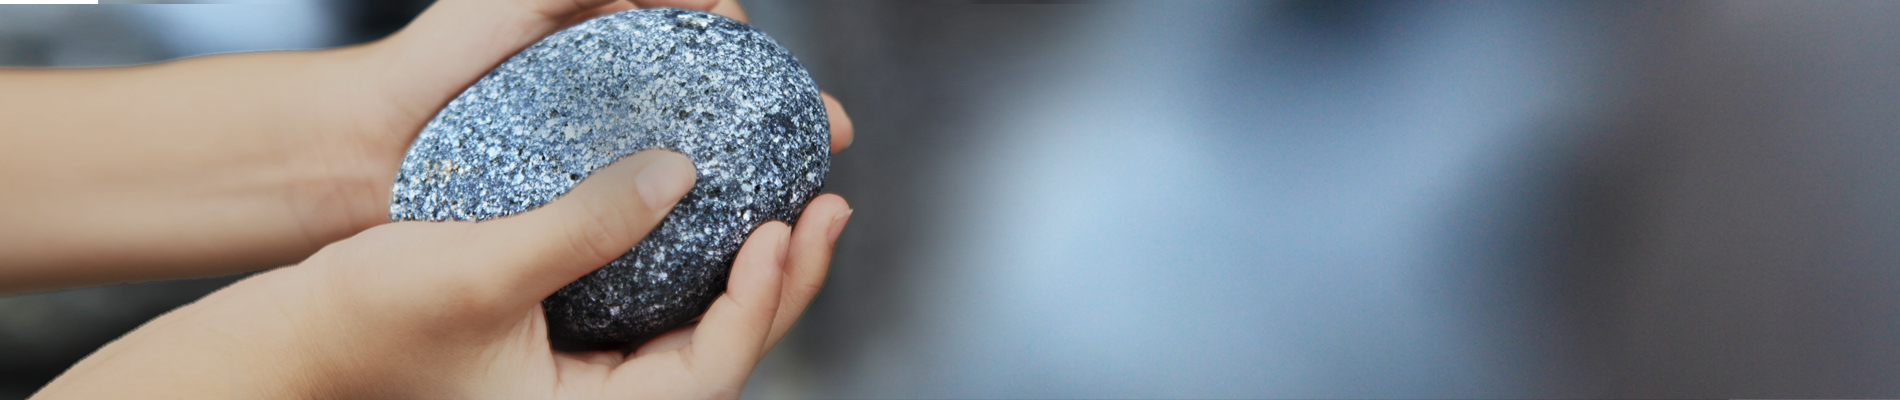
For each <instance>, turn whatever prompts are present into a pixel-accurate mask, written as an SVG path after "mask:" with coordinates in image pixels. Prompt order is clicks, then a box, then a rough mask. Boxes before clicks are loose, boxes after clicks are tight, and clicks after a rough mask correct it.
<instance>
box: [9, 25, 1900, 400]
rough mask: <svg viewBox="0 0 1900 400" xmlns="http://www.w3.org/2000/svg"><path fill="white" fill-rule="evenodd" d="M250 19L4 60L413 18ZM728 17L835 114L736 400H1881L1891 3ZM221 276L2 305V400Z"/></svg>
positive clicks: (1887, 370)
mask: <svg viewBox="0 0 1900 400" xmlns="http://www.w3.org/2000/svg"><path fill="white" fill-rule="evenodd" d="M224 3H233V2H224ZM237 3H243V4H201V5H179V4H163V5H151V4H147V5H104V6H0V65H4V66H10V67H79V66H106V65H126V64H138V63H148V62H157V61H163V60H168V59H174V58H179V57H188V56H193V55H201V54H209V53H219V52H233V51H253V50H276V49H307V48H323V47H333V46H342V45H349V44H353V43H360V42H363V41H368V40H373V39H375V38H378V37H381V36H383V35H386V34H388V33H389V32H392V31H393V30H395V29H397V28H399V27H401V26H402V25H403V24H404V23H406V21H408V20H409V19H410V18H412V17H413V16H414V14H415V13H416V12H419V11H420V10H421V9H423V8H425V7H426V6H427V2H426V1H397V0H383V1H376V0H339V1H318V0H276V1H272V0H258V1H244V2H237ZM742 3H744V5H745V6H746V8H747V9H748V10H749V12H750V14H751V16H752V18H753V20H754V24H755V25H756V26H758V27H759V28H761V29H763V30H765V31H766V32H768V33H770V34H772V35H774V36H775V37H776V38H777V39H778V40H779V41H780V42H781V43H782V44H784V45H786V46H787V47H789V48H791V49H792V50H793V52H794V53H795V54H797V55H798V56H799V58H800V59H801V60H802V61H803V62H805V63H806V65H807V66H808V67H809V68H810V69H811V70H812V73H813V74H814V76H815V77H816V78H817V80H818V82H819V83H820V86H821V87H822V88H823V89H825V90H827V91H829V92H830V93H832V94H833V95H835V96H837V97H838V98H839V99H840V100H842V101H843V102H844V104H845V105H846V107H847V109H848V110H849V111H850V114H851V117H852V119H853V121H854V122H855V123H856V127H857V132H858V137H857V141H856V143H855V144H854V145H853V146H852V148H851V149H850V151H847V152H845V153H842V154H840V155H838V156H837V157H836V158H835V159H834V166H833V171H832V175H831V176H830V178H829V185H828V187H827V190H829V191H835V192H838V193H840V194H843V195H844V196H845V197H846V198H848V199H850V200H851V201H852V204H853V206H854V207H856V209H857V213H856V214H855V215H854V217H853V219H852V225H851V227H850V228H849V229H847V230H846V232H845V233H844V236H843V238H842V239H841V243H840V245H839V246H840V248H839V250H838V255H837V259H836V260H835V262H834V265H833V269H832V273H831V278H830V280H829V282H828V286H827V287H826V289H825V291H824V292H823V293H822V294H821V295H820V296H819V297H818V299H817V300H816V302H815V303H814V304H813V305H812V308H811V310H810V311H809V312H808V313H807V315H806V317H805V318H804V320H802V322H801V323H800V325H799V327H798V328H796V329H795V330H794V331H793V333H792V335H791V336H790V337H788V339H787V340H786V341H785V342H784V344H782V345H780V347H779V348H778V349H777V350H776V351H775V352H774V353H773V354H772V355H771V356H770V357H769V358H768V359H767V360H766V362H765V363H764V364H763V365H761V367H760V368H759V370H758V371H757V373H756V374H755V375H754V377H753V379H752V381H751V382H750V384H749V386H748V389H747V392H746V396H747V397H752V398H808V397H809V398H993V397H1027V398H1057V397H1060V398H1114V397H1177V398H1178V397H1192V398H1219V397H1248V398H1258V397H1301V398H1312V397H1407V398H1420V397H1606V396H1610V397H1894V396H1900V3H1893V2H1825V3H1807V2H1799V3H1797V2H1669V3H1638V2H1619V3H1581V2H1577V3H1572V2H1366V1H1271V2H1268V1H1261V2H1212V1H1210V2H1176V1H1167V2H1162V1H1155V2H1141V1H1102V2H1092V1H1080V2H1010V1H1000V2H998V1H975V2H971V1H935V2H861V1H793V0H746V1H742ZM0 90H5V89H4V88H0ZM233 279H234V278H220V279H202V280H189V281H175V282H156V283H144V284H133V285H120V286H112V287H102V288H91V289H80V290H69V291H60V292H51V293H37V294H27V295H17V296H10V297H0V398H20V397H24V396H26V395H28V394H30V393H31V392H32V391H33V390H34V389H36V388H37V387H39V386H40V385H43V384H44V383H45V382H46V381H47V380H50V379H51V378H52V377H54V376H56V375H57V374H58V373H59V372H60V371H62V370H64V369H65V368H66V367H67V366H69V365H70V364H71V363H73V362H75V361H77V360H78V359H79V358H81V357H83V356H85V355H86V354H87V353H89V352H90V351H92V350H93V349H95V348H97V347H98V346H100V345H102V344H104V343H105V342H106V341H109V340H111V339H112V338H114V337H116V336H117V335H119V334H121V333H123V332H125V331H127V330H129V329H131V328H133V327H136V326H137V325H138V324H139V323H142V322H143V321H145V320H147V319H149V318H151V317H153V316H156V315H158V314H159V313H162V312H164V311H166V310H169V309H171V308H173V307H176V306H178V305H181V304H184V303H186V302H189V301H191V300H193V299H195V298H197V297H199V296H202V295H204V294H205V293H208V292H209V291H211V290H215V289H216V288H218V287H221V286H222V285H225V284H228V283H229V282H231V281H232V280H233Z"/></svg>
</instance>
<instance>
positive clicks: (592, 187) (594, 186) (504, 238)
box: [468, 150, 695, 301]
mask: <svg viewBox="0 0 1900 400" xmlns="http://www.w3.org/2000/svg"><path fill="white" fill-rule="evenodd" d="M694 179H695V174H694V169H693V163H692V161H691V160H690V159H688V158H686V156H684V155H680V154H679V153H674V152H670V151H664V150H647V151H643V152H640V153H638V154H634V155H632V156H629V157H627V158H624V159H621V160H620V161H618V162H615V163H614V164H613V165H610V166H607V167H606V168H601V169H600V170H597V171H594V173H593V174H591V175H589V176H588V177H587V178H586V179H585V180H583V181H581V182H580V184H579V185H576V186H575V187H574V189H573V190H571V191H569V192H568V193H567V194H566V195H563V196H562V197H561V198H559V199H556V200H555V201H553V202H550V203H548V204H547V205H544V206H542V207H541V208H539V209H535V210H531V211H528V212H524V213H521V214H516V215H514V216H510V217H507V218H501V219H497V220H494V221H491V222H487V223H481V224H476V225H475V226H474V227H473V230H474V232H472V235H471V236H472V237H473V238H474V239H475V240H474V241H475V243H471V246H469V247H468V248H471V249H476V250H475V251H476V252H479V253H482V254H479V255H477V256H476V257H477V258H475V259H474V261H476V262H475V263H473V264H475V265H470V266H469V267H470V268H475V269H477V270H478V271H471V272H472V273H473V275H477V276H475V277H473V278H476V279H482V280H485V281H487V282H509V283H510V284H509V285H508V286H510V287H512V288H513V289H514V290H513V292H514V293H520V294H523V295H532V296H533V299H534V300H537V301H538V300H540V299H541V298H542V297H547V295H549V294H552V293H554V291H555V290H558V289H560V288H561V287H562V286H565V285H567V284H568V283H570V282H573V281H574V280H575V279H579V278H580V277H581V276H582V275H586V274H587V273H589V272H593V271H594V270H595V269H599V268H600V267H601V266H603V265H606V264H607V263H608V262H609V261H613V260H614V259H615V258H618V257H620V256H621V255H622V254H625V253H626V252H627V251H628V250H629V249H632V248H633V246H634V245H635V244H637V243H639V242H640V240H641V239H642V238H645V237H646V235H647V232H648V231H651V230H652V229H653V227H654V226H655V225H658V224H659V223H660V220H661V219H663V218H665V217H666V214H667V213H668V212H670V211H672V209H673V205H674V204H675V203H677V202H679V200H680V198H681V197H682V196H685V195H686V192H687V191H688V190H691V189H692V188H693V182H694Z"/></svg>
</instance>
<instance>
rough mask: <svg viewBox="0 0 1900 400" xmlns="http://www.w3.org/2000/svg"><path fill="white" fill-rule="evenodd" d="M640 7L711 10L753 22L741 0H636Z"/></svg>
mask: <svg viewBox="0 0 1900 400" xmlns="http://www.w3.org/2000/svg"><path fill="white" fill-rule="evenodd" d="M633 2H634V4H639V5H640V8H659V7H673V8H685V9H692V10H700V11H706V12H711V13H713V14H719V15H724V16H726V18H732V19H734V20H738V21H739V22H742V23H748V24H749V23H751V22H750V20H748V19H746V15H745V9H743V8H741V7H739V0H634V1H633Z"/></svg>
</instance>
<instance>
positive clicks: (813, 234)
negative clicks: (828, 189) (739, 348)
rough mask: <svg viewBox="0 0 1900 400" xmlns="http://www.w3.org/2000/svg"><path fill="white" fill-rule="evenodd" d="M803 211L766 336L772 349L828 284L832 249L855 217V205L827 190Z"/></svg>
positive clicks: (795, 230) (767, 343) (793, 230)
mask: <svg viewBox="0 0 1900 400" xmlns="http://www.w3.org/2000/svg"><path fill="white" fill-rule="evenodd" d="M803 215H804V216H803V217H800V218H799V222H798V226H797V227H796V228H793V229H792V245H791V252H790V254H788V255H787V257H786V263H785V268H786V270H785V283H784V286H783V289H780V291H779V303H778V314H777V315H776V316H775V317H774V318H773V319H772V334H771V335H770V336H767V337H766V340H765V349H766V351H768V352H769V351H771V349H772V348H773V347H775V346H777V345H778V341H779V340H780V339H784V338H785V333H786V332H787V331H790V330H791V329H792V325H793V324H795V323H797V322H798V317H799V316H800V315H803V314H804V313H805V306H808V305H810V304H811V300H812V298H813V297H816V296H818V290H819V289H820V288H823V287H824V285H825V275H826V274H828V273H829V271H830V270H831V251H832V250H833V249H834V248H835V246H836V244H837V240H838V234H839V233H841V232H843V230H844V225H845V223H846V222H849V221H850V219H851V205H850V204H849V203H846V202H845V201H844V198H843V197H839V196H838V195H835V194H825V195H821V196H818V198H816V199H812V201H811V204H809V205H806V206H805V212H804V214H803Z"/></svg>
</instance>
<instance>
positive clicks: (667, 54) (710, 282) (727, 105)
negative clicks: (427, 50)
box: [389, 9, 831, 343]
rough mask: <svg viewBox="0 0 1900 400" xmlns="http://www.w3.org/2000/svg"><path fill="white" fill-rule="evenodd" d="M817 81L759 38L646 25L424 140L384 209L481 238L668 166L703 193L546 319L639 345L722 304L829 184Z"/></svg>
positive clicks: (573, 291)
mask: <svg viewBox="0 0 1900 400" xmlns="http://www.w3.org/2000/svg"><path fill="white" fill-rule="evenodd" d="M829 129H830V128H829V125H828V122H827V120H826V116H825V111H824V105H823V103H821V102H820V101H819V97H818V89H817V87H816V85H814V84H813V83H812V79H811V76H810V74H809V73H807V72H806V71H805V68H804V67H803V66H802V65H800V64H799V63H798V60H797V59H795V58H793V57H792V55H791V53H790V52H788V51H786V50H785V48H783V47H781V46H779V45H778V43H777V42H775V41H773V40H772V38H770V37H767V36H766V35H765V34H764V33H762V32H760V31H758V30H757V29H753V28H752V27H750V26H747V25H745V24H742V23H739V22H737V21H733V20H731V19H727V18H725V17H721V16H718V15H714V14H709V13H704V12H699V11H689V10H679V9H658V10H637V11H626V12H621V13H616V14H612V15H607V16H603V17H600V18H596V19H593V20H590V21H587V22H584V23H581V24H579V25H575V26H574V27H572V28H568V29H566V30H562V31H560V32H557V33H555V34H553V35H551V36H548V37H547V38H546V39H543V40H541V41H540V42H538V43H535V44H534V45H533V46H529V47H528V48H527V49H524V50H522V51H521V52H520V53H518V54H516V55H515V56H514V57H512V58H510V59H508V60H507V61H506V62H503V63H502V64H501V65H500V66H498V67H496V68H495V69H494V70H493V71H490V72H489V73H488V74H487V75H486V76H484V77H482V78H481V80H479V81H477V82H475V84H474V85H473V86H470V87H469V88H468V89H467V90H466V91H464V92H462V94H461V95H460V96H457V97H456V98H455V99H454V100H452V101H450V102H449V103H448V105H447V106H446V107H444V108H443V109H442V111H441V112H440V113H438V114H437V115H436V116H435V118H434V119H432V120H430V121H429V123H428V124H427V125H426V126H424V127H423V128H422V132H421V133H420V134H418V135H417V137H416V140H415V144H414V145H412V146H411V147H410V149H409V153H408V155H407V156H405V157H404V158H403V161H402V169H401V171H400V172H398V174H397V175H396V180H395V184H394V187H393V189H392V190H391V196H390V202H389V215H390V219H392V220H395V221H449V220H455V221H484V220H489V219H494V218H500V217H505V216H508V215H512V214H515V213H520V212H523V211H528V210H532V209H535V208H536V207H540V206H541V205H543V204H547V203H548V202H550V201H553V200H554V199H555V198H557V197H560V196H561V195H562V194H564V193H567V191H568V190H570V189H572V188H573V187H574V185H575V184H577V183H579V182H580V181H581V180H583V179H586V177H587V176H588V175H589V174H591V173H593V172H594V171H595V170H598V169H600V168H601V167H604V166H607V165H608V164H610V163H612V162H614V161H615V160H618V159H620V158H621V157H625V156H627V155H630V154H633V153H636V152H639V151H641V150H646V149H652V148H661V149H668V150H672V151H676V152H679V153H682V154H685V155H686V156H687V157H689V158H692V160H693V164H694V166H695V167H696V169H697V172H698V183H696V184H695V185H694V186H693V189H692V190H691V191H690V192H689V193H688V194H687V195H686V197H685V198H684V199H683V200H681V201H680V202H679V204H678V205H677V206H675V207H674V209H673V211H672V213H671V214H668V215H667V216H666V218H665V220H664V221H662V222H661V223H660V225H659V226H658V227H656V228H655V229H654V230H653V231H652V233H650V234H648V235H647V237H646V238H645V239H644V240H642V241H641V242H640V243H639V244H638V245H636V246H634V247H633V248H632V249H630V250H628V251H627V253H626V254H624V255H622V256H621V257H620V258H619V259H616V260H614V261H613V262H611V263H608V264H607V265H605V266H603V267H601V268H600V269H599V270H596V271H594V272H593V273H590V274H588V275H586V276H585V277H582V278H581V279H579V280H577V281H575V282H574V283H572V284H569V285H568V286H567V287H564V288H562V289H560V291H558V292H556V293H554V295H552V296H550V297H548V298H547V299H546V300H544V301H543V302H542V307H543V309H544V310H546V311H547V318H548V324H549V333H550V334H551V335H552V336H553V337H555V338H559V339H566V340H578V341H583V342H596V343H616V342H619V343H625V342H635V343H637V342H642V341H645V340H646V339H649V338H652V337H653V336H656V335H658V334H660V333H663V332H665V331H667V330H669V329H673V328H675V327H678V326H680V325H682V324H684V323H686V322H689V321H691V320H692V319H694V318H696V317H697V316H699V315H700V314H702V313H704V312H705V311H706V309H707V308H708V307H710V306H711V304H712V301H713V300H714V299H715V298H717V297H718V296H719V295H720V294H721V293H724V292H725V288H726V278H727V276H728V275H729V274H730V273H731V269H732V260H733V257H734V256H735V255H736V254H737V253H738V250H739V246H740V244H741V242H743V241H744V240H745V238H746V236H747V235H749V234H750V233H751V232H752V230H753V229H754V228H757V227H758V226H759V225H760V224H763V223H765V222H766V221H769V220H780V221H785V222H786V223H795V222H796V221H797V219H798V214H799V212H800V211H802V210H803V209H804V207H805V205H806V204H807V203H809V202H810V201H811V199H812V197H813V196H815V195H817V193H818V190H819V188H820V187H821V186H822V185H823V184H824V179H825V173H826V172H827V171H828V170H829V169H830V165H831V164H830V163H831V161H830V140H831V139H830V130H829Z"/></svg>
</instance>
